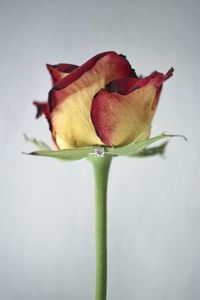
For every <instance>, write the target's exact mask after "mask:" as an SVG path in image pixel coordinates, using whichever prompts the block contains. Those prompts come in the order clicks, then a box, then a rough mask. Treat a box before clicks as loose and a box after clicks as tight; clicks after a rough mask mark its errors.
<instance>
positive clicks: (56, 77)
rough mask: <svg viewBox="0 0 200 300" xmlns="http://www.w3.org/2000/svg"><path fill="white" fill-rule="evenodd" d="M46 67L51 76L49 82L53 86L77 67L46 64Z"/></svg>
mask: <svg viewBox="0 0 200 300" xmlns="http://www.w3.org/2000/svg"><path fill="white" fill-rule="evenodd" d="M46 66H47V69H48V71H49V73H50V75H51V80H52V84H53V85H55V84H56V83H57V82H58V81H60V80H61V79H63V78H64V77H65V76H67V75H68V74H69V73H71V72H72V71H74V70H75V69H77V68H78V66H76V65H72V64H58V65H50V64H47V65H46Z"/></svg>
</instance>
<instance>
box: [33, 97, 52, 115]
mask: <svg viewBox="0 0 200 300" xmlns="http://www.w3.org/2000/svg"><path fill="white" fill-rule="evenodd" d="M33 104H34V105H35V106H36V109H37V112H36V118H37V119H38V118H39V117H40V116H42V115H43V114H44V115H45V117H46V118H47V119H50V113H49V105H48V102H39V101H34V102H33Z"/></svg>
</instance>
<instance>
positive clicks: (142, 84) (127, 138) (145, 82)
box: [91, 69, 173, 146]
mask: <svg viewBox="0 0 200 300" xmlns="http://www.w3.org/2000/svg"><path fill="white" fill-rule="evenodd" d="M172 73H173V70H172V69H170V71H169V72H167V74H166V75H164V74H162V73H154V74H152V75H150V76H148V77H146V78H144V79H141V80H140V79H139V80H138V81H137V80H136V79H133V80H132V83H133V84H132V86H131V84H130V80H127V82H128V85H127V88H126V85H125V81H126V79H125V81H124V80H123V82H122V81H121V82H122V83H123V84H121V85H120V88H119V91H120V92H121V94H120V93H119V92H112V91H111V92H109V90H105V89H102V90H101V91H100V92H99V93H97V95H96V96H95V97H94V100H93V103H92V108H91V118H92V122H93V125H94V127H95V129H96V133H97V135H98V136H99V137H100V139H101V141H102V142H103V143H104V144H106V145H109V146H118V145H126V144H129V143H131V142H133V141H134V140H135V139H138V140H140V139H145V138H147V137H148V135H149V134H150V127H151V121H152V118H153V115H154V113H155V108H156V105H157V102H158V99H159V95H160V92H161V88H162V83H163V81H164V80H166V79H168V78H169V77H170V76H172ZM136 81H137V83H136ZM116 82H117V81H116ZM119 82H120V81H119ZM119 82H118V83H119Z"/></svg>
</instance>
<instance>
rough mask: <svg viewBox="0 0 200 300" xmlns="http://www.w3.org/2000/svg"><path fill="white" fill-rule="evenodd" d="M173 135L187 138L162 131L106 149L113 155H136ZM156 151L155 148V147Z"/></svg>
mask: <svg viewBox="0 0 200 300" xmlns="http://www.w3.org/2000/svg"><path fill="white" fill-rule="evenodd" d="M171 137H183V138H184V139H186V138H185V137H184V136H181V135H172V134H165V133H162V134H160V135H157V136H155V137H152V138H149V139H146V140H144V141H140V142H137V141H134V142H132V143H130V144H128V145H126V146H122V147H115V148H114V147H113V148H110V147H109V148H106V150H108V153H109V154H111V155H122V156H134V155H137V154H139V153H141V152H142V151H144V150H145V149H146V148H147V147H148V146H150V145H151V144H153V143H155V142H157V141H159V140H162V139H165V138H171ZM154 151H155V149H154Z"/></svg>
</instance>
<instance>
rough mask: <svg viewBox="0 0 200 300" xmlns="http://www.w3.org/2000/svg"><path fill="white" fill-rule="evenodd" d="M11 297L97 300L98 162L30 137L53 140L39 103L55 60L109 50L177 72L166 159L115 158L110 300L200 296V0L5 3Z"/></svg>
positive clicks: (3, 248)
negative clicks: (67, 159)
mask: <svg viewBox="0 0 200 300" xmlns="http://www.w3.org/2000/svg"><path fill="white" fill-rule="evenodd" d="M0 25H1V26H0V34H1V43H0V53H1V55H0V68H1V72H0V77H1V79H0V83H1V89H0V102H1V106H0V137H1V146H0V157H1V158H0V159H1V162H0V167H1V172H0V186H1V198H0V299H2V300H18V299H19V300H38V299H39V300H40V299H41V300H57V299H59V300H64V299H67V300H90V299H91V300H92V299H94V287H95V244H94V196H93V194H94V188H93V177H92V168H91V166H90V164H89V163H88V162H87V161H80V162H74V163H61V162H58V161H54V160H51V159H45V158H35V157H28V156H25V155H22V154H21V151H30V150H33V148H34V147H33V146H32V145H28V144H27V143H25V141H24V140H23V133H24V132H25V133H27V134H28V135H30V136H33V137H37V138H39V139H42V140H44V141H46V142H49V143H50V135H49V132H48V126H47V124H46V121H45V119H40V120H38V121H36V120H35V119H34V114H35V109H34V107H33V106H32V101H33V100H35V99H39V100H45V99H46V97H47V92H48V90H49V88H50V80H49V76H48V74H47V71H46V69H45V63H59V62H69V63H75V64H81V63H83V62H85V61H86V60H87V59H89V58H90V57H91V56H93V55H95V54H96V53H99V52H101V51H105V50H115V51H117V52H119V53H123V54H126V55H127V58H128V59H129V61H130V62H131V63H132V65H133V66H134V67H135V68H136V70H137V72H138V73H142V74H145V75H147V74H149V73H151V72H152V71H154V70H155V69H157V70H159V71H163V72H165V71H167V70H168V69H169V68H170V67H171V66H173V67H174V68H175V73H174V77H173V78H172V79H170V80H169V81H168V82H167V83H166V84H165V88H164V91H163V94H162V97H161V101H160V105H159V108H158V111H157V114H156V117H155V119H154V123H153V132H152V134H153V135H156V134H159V133H161V132H163V131H167V132H169V133H180V134H185V135H186V136H187V137H188V139H189V141H188V142H187V143H185V142H184V141H183V140H182V139H174V140H171V141H170V143H169V146H168V149H167V153H166V156H165V159H162V158H160V157H155V158H149V159H128V158H118V159H115V160H114V162H113V165H112V169H111V174H110V175H111V176H110V186H109V193H108V197H109V199H108V237H109V244H108V257H109V266H108V278H109V280H108V300H125V299H127V300H129V299H136V300H157V299H159V300H160V299H162V300H163V299H166V300H171V299H174V300H179V299H180V300H187V299H188V300H189V299H190V300H197V299H199V298H200V286H199V276H200V259H199V253H200V234H199V233H200V229H199V225H200V221H199V213H200V204H199V196H200V192H199V175H200V171H199V161H200V160H199V151H200V142H199V135H200V123H199V114H200V105H199V101H200V99H199V98H200V75H199V72H200V71H199V70H200V59H199V56H200V34H199V28H200V2H199V0H198V1H197V0H196V1H195V0H192V1H189V0H188V1H186V0H175V1H174V0H173V1H172V0H170V1H158V0H153V1H149V0H140V1H131V0H130V1H96V0H95V1H90V0H86V1H81V0H79V1H73V2H70V1H56V0H54V1H47V0H43V1H37V0H35V1H14V0H13V1H11V0H9V1H1V4H0Z"/></svg>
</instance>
